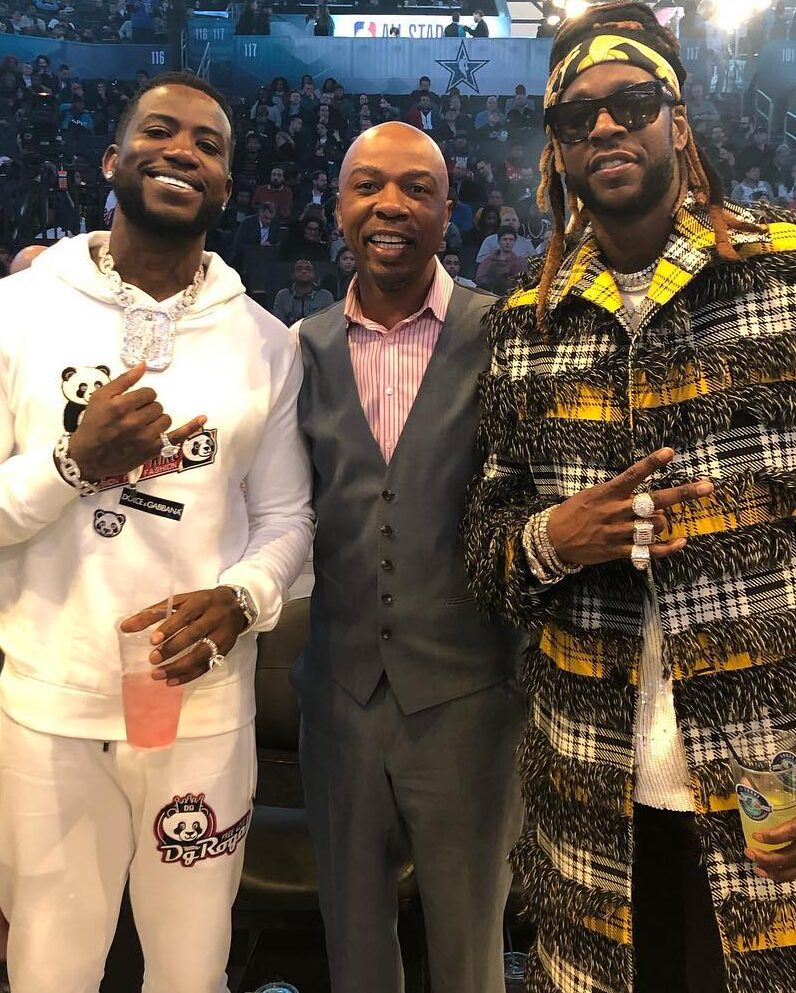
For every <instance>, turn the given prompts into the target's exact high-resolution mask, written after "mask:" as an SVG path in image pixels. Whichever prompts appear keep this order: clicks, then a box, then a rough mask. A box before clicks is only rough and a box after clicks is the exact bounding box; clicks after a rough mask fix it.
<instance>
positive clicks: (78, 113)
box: [61, 97, 94, 134]
mask: <svg viewBox="0 0 796 993" xmlns="http://www.w3.org/2000/svg"><path fill="white" fill-rule="evenodd" d="M74 128H76V129H79V130H81V131H84V132H85V133H86V134H94V118H93V117H92V115H91V114H89V112H88V111H87V110H86V101H85V100H83V99H82V97H75V98H74V99H73V100H72V102H71V104H70V105H69V107H68V109H67V110H66V111H65V112H64V114H63V116H62V117H61V130H62V131H71V130H72V129H74Z"/></svg>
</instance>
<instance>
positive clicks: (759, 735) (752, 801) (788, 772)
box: [731, 728, 796, 852]
mask: <svg viewBox="0 0 796 993" xmlns="http://www.w3.org/2000/svg"><path fill="white" fill-rule="evenodd" d="M731 744H732V751H733V752H734V755H733V759H732V765H733V770H734V773H735V782H736V786H735V794H736V797H737V799H738V811H739V813H740V815H741V825H742V826H743V834H744V838H745V839H746V844H747V845H748V846H749V847H750V848H757V849H758V850H759V851H763V852H770V851H775V850H776V849H778V848H785V847H786V845H788V844H790V842H782V843H780V844H779V845H764V844H763V842H761V841H756V840H755V839H754V838H753V837H752V835H753V834H754V833H755V832H757V831H773V830H774V828H778V827H780V826H781V825H782V824H786V823H787V822H788V821H790V820H793V819H794V818H796V734H794V733H792V732H787V731H774V730H772V729H770V728H762V729H760V730H759V731H753V732H750V733H749V734H742V735H739V736H738V737H736V738H733V739H732V740H731Z"/></svg>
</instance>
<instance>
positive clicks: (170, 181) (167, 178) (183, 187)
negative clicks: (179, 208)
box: [155, 176, 193, 190]
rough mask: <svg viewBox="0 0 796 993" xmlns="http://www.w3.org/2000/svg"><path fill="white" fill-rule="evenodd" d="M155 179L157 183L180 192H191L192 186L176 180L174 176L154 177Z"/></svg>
mask: <svg viewBox="0 0 796 993" xmlns="http://www.w3.org/2000/svg"><path fill="white" fill-rule="evenodd" d="M155 179H156V180H157V181H158V182H159V183H165V184H166V185H167V186H176V187H177V188H178V189H180V190H192V189H193V186H191V184H190V183H186V182H184V181H183V180H181V179H177V178H176V177H174V176H155Z"/></svg>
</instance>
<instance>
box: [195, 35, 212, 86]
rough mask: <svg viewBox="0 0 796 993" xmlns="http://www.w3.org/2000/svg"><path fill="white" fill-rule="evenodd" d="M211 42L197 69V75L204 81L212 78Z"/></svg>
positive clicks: (206, 46) (206, 47)
mask: <svg viewBox="0 0 796 993" xmlns="http://www.w3.org/2000/svg"><path fill="white" fill-rule="evenodd" d="M210 62H211V59H210V42H209V41H208V43H207V44H206V45H205V50H204V53H203V54H202V58H201V59H200V60H199V65H198V66H197V67H196V75H197V76H201V78H202V79H209V78H210Z"/></svg>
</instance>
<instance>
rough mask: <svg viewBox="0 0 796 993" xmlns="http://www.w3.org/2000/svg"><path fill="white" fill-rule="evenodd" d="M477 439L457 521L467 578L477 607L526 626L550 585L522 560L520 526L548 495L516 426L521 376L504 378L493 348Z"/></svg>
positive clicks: (544, 606) (551, 592)
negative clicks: (478, 464) (473, 472)
mask: <svg viewBox="0 0 796 993" xmlns="http://www.w3.org/2000/svg"><path fill="white" fill-rule="evenodd" d="M480 387H481V389H480V393H481V405H482V414H481V425H480V429H479V445H480V447H481V450H482V453H483V455H484V465H483V470H482V472H481V474H480V475H479V476H477V477H476V478H475V479H474V480H473V482H472V483H471V485H470V489H469V492H468V497H467V505H466V510H465V516H464V523H463V533H464V543H465V558H466V564H467V570H468V573H469V576H470V584H471V586H472V589H473V592H474V594H475V596H476V599H477V600H478V601H479V603H480V605H481V607H482V608H483V609H484V610H485V611H487V612H488V613H489V614H491V615H493V616H499V617H502V618H504V619H506V620H507V621H509V622H510V623H511V624H514V625H515V626H516V627H519V628H523V629H526V630H530V629H532V628H534V627H536V626H538V625H539V624H541V622H542V621H543V620H544V618H545V617H546V616H547V614H548V612H549V610H550V608H551V606H552V603H551V601H552V600H553V599H555V598H556V597H555V589H556V588H551V587H545V586H542V585H541V584H540V583H539V581H538V580H537V579H536V578H535V577H534V575H533V573H532V572H531V570H530V568H529V566H528V560H527V558H526V556H525V549H524V547H523V540H522V539H523V531H524V529H525V525H526V523H527V522H528V518H529V517H531V516H532V515H533V514H535V513H538V512H539V511H541V510H544V508H545V507H547V506H549V505H550V504H551V503H552V502H553V501H551V500H549V499H545V498H544V497H542V496H540V495H539V493H538V492H537V491H536V487H535V485H534V482H533V478H532V476H531V472H530V468H529V465H528V455H527V452H526V451H525V450H524V446H522V447H521V446H520V445H519V444H518V434H519V432H518V430H517V428H518V425H519V420H520V418H521V416H522V410H523V408H524V402H523V392H524V380H522V379H511V378H510V376H509V374H508V370H507V366H506V362H505V358H504V356H503V354H502V350H501V349H500V347H499V346H497V347H495V349H494V350H493V359H492V366H491V369H490V370H489V372H485V373H483V374H482V377H481V383H480Z"/></svg>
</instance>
